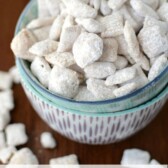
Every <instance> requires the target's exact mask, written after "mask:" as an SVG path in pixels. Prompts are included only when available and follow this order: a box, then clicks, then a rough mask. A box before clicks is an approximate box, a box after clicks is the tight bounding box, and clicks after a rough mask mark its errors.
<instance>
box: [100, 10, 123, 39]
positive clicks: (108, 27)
mask: <svg viewBox="0 0 168 168" xmlns="http://www.w3.org/2000/svg"><path fill="white" fill-rule="evenodd" d="M100 23H101V24H102V25H103V26H104V28H105V31H104V32H102V33H101V36H102V37H103V38H106V37H116V36H119V35H121V34H123V17H122V15H121V14H119V13H118V12H114V13H113V14H111V15H108V16H105V17H103V18H102V19H100Z"/></svg>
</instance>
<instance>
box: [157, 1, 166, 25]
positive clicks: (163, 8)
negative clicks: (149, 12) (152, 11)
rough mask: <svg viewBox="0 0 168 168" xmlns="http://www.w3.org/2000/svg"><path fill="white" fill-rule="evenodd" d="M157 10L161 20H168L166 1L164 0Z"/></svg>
mask: <svg viewBox="0 0 168 168" xmlns="http://www.w3.org/2000/svg"><path fill="white" fill-rule="evenodd" d="M157 12H158V14H159V16H160V18H161V19H162V20H163V21H165V22H167V21H168V2H167V1H166V2H165V3H163V4H162V5H161V6H160V8H159V9H158V11H157Z"/></svg>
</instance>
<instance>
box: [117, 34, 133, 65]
mask: <svg viewBox="0 0 168 168" xmlns="http://www.w3.org/2000/svg"><path fill="white" fill-rule="evenodd" d="M115 39H116V40H117V43H118V54H120V55H123V56H125V57H126V58H127V59H128V61H129V62H130V63H131V64H135V61H134V60H133V58H132V57H130V55H129V53H128V45H127V42H126V40H125V37H124V35H121V36H117V37H115Z"/></svg>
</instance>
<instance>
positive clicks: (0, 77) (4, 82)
mask: <svg viewBox="0 0 168 168" xmlns="http://www.w3.org/2000/svg"><path fill="white" fill-rule="evenodd" d="M12 82H13V81H12V76H11V74H10V73H8V72H4V71H0V90H6V89H10V88H11V87H12Z"/></svg>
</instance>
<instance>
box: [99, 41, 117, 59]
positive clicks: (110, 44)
mask: <svg viewBox="0 0 168 168" xmlns="http://www.w3.org/2000/svg"><path fill="white" fill-rule="evenodd" d="M117 52H118V43H117V41H116V40H115V39H114V38H105V39H103V55H102V56H101V58H100V61H104V62H106V61H107V62H115V61H116V60H117Z"/></svg>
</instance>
